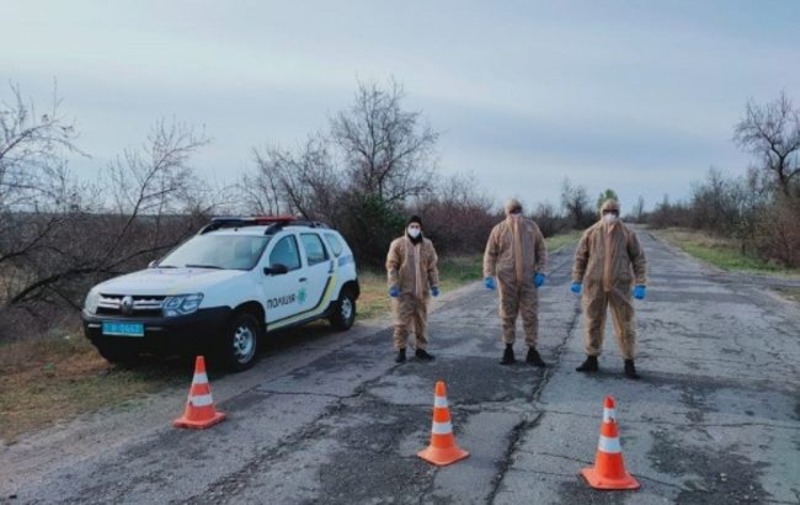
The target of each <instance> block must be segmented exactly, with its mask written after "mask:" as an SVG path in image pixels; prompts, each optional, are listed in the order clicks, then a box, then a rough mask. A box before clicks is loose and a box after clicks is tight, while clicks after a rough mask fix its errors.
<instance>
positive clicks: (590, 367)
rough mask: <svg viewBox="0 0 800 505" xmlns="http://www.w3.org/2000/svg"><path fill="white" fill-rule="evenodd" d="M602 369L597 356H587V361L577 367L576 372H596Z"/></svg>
mask: <svg viewBox="0 0 800 505" xmlns="http://www.w3.org/2000/svg"><path fill="white" fill-rule="evenodd" d="M599 369H600V367H599V366H597V356H586V361H584V362H583V363H581V366H579V367H578V368H576V369H575V371H576V372H596V371H598V370H599Z"/></svg>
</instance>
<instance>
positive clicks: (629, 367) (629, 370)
mask: <svg viewBox="0 0 800 505" xmlns="http://www.w3.org/2000/svg"><path fill="white" fill-rule="evenodd" d="M625 377H628V378H629V379H640V378H641V375H639V374H638V373H636V367H635V366H633V360H632V359H626V360H625Z"/></svg>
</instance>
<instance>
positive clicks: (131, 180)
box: [4, 121, 207, 307]
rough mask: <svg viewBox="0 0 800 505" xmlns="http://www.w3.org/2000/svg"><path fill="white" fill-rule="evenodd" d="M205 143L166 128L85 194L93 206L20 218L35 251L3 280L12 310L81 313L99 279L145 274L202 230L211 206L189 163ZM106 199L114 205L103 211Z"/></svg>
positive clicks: (23, 235) (17, 260) (24, 238)
mask: <svg viewBox="0 0 800 505" xmlns="http://www.w3.org/2000/svg"><path fill="white" fill-rule="evenodd" d="M206 143H207V140H206V139H205V138H204V137H202V136H197V135H195V134H194V132H193V131H192V129H191V128H188V127H186V126H182V125H175V124H166V123H165V122H163V121H162V122H159V123H158V124H157V125H156V126H155V127H154V129H153V132H152V133H151V135H150V137H149V138H148V143H147V144H145V145H144V146H143V147H142V148H141V149H140V150H137V151H133V150H129V151H126V152H125V155H124V157H123V158H121V159H118V160H116V162H115V163H113V164H111V165H110V166H109V167H108V170H107V175H108V178H107V180H106V181H104V182H105V184H100V185H99V186H95V187H94V188H89V187H84V188H82V189H83V193H82V194H83V195H84V199H85V200H94V202H93V205H82V204H81V200H80V199H77V200H76V202H75V203H74V204H73V205H71V206H68V207H66V208H62V209H55V210H53V211H52V212H15V213H13V214H12V216H11V217H12V218H13V223H14V224H15V229H16V230H17V234H18V235H17V236H18V237H19V238H20V243H25V244H29V247H28V248H27V249H26V250H24V251H22V252H21V253H20V254H17V255H16V256H15V257H14V261H13V262H12V263H10V264H9V266H10V268H9V269H8V270H6V271H5V272H4V273H5V274H6V279H7V283H8V284H9V285H10V286H11V289H10V290H9V291H8V296H7V298H6V299H5V304H6V305H19V304H29V306H31V307H33V306H34V305H36V304H39V305H42V304H44V305H48V304H53V303H58V302H66V303H67V304H69V305H71V306H73V307H78V306H79V303H80V297H81V296H82V294H84V293H85V290H86V288H87V287H88V285H89V284H91V283H93V282H94V281H96V280H97V279H98V278H102V277H107V276H109V275H114V274H117V273H121V272H124V271H128V270H130V269H131V268H135V267H141V266H143V264H144V263H146V261H147V260H149V259H152V258H153V257H154V256H155V255H157V254H159V253H162V252H164V251H165V250H167V249H168V248H171V247H174V246H175V245H176V244H177V243H178V242H179V241H180V240H182V239H183V238H185V237H186V236H187V235H188V234H189V233H191V232H193V231H194V230H196V229H197V225H198V223H197V219H198V218H199V219H202V216H200V214H202V213H203V212H204V211H206V210H207V206H206V205H205V204H204V202H203V199H202V198H201V196H200V195H199V194H198V191H199V186H198V183H197V177H196V176H195V174H194V173H193V170H192V169H191V167H190V166H189V165H188V160H189V157H190V156H191V155H192V154H193V153H194V152H195V151H196V150H197V149H198V148H199V147H201V146H203V145H205V144H206ZM92 192H93V193H92ZM104 195H105V196H107V195H113V197H114V198H113V201H110V202H102V201H100V202H99V203H97V198H100V197H102V196H104ZM105 205H112V206H113V211H112V212H105V211H103V207H104V206H105ZM90 211H91V212H90ZM187 214H188V215H187Z"/></svg>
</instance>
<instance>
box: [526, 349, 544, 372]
mask: <svg viewBox="0 0 800 505" xmlns="http://www.w3.org/2000/svg"><path fill="white" fill-rule="evenodd" d="M525 361H526V362H528V363H530V364H531V365H533V366H538V367H540V368H544V367H546V366H547V364H545V362H544V361H542V357H541V356H539V351H537V350H536V348H535V347H528V355H527V356H525Z"/></svg>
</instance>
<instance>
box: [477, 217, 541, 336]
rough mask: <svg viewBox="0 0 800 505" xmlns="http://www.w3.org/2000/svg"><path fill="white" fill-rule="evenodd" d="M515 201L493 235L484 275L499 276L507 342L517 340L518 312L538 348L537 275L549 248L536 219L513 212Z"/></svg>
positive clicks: (501, 310) (501, 312) (493, 231)
mask: <svg viewBox="0 0 800 505" xmlns="http://www.w3.org/2000/svg"><path fill="white" fill-rule="evenodd" d="M515 203H516V202H514V201H512V202H509V204H507V205H506V219H505V220H504V221H503V222H501V223H498V224H497V225H496V226H495V227H494V228H493V229H492V232H491V234H490V235H489V240H488V241H487V242H486V251H485V252H484V255H483V276H484V277H497V281H498V289H499V294H500V311H499V312H500V321H501V326H502V330H503V334H502V340H503V342H504V343H505V344H506V345H509V344H514V340H515V336H516V331H515V329H516V328H515V327H516V321H517V315H521V316H522V326H523V329H524V330H525V343H526V344H528V346H529V347H531V348H535V347H536V342H537V340H538V336H539V311H538V308H539V296H538V293H537V289H536V287H535V286H534V281H533V276H534V273H542V274H543V273H544V271H545V266H546V263H547V248H546V246H545V243H544V236H543V235H542V232H541V231H540V230H539V227H538V226H537V225H536V223H534V222H533V221H531V220H528V219H524V218H521V217H520V218H516V219H515V218H514V217H512V216H511V215H510V214H511V213H510V212H509V211H510V210H511V207H513V205H514V204H515ZM516 205H519V204H518V203H516ZM520 210H521V207H520Z"/></svg>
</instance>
